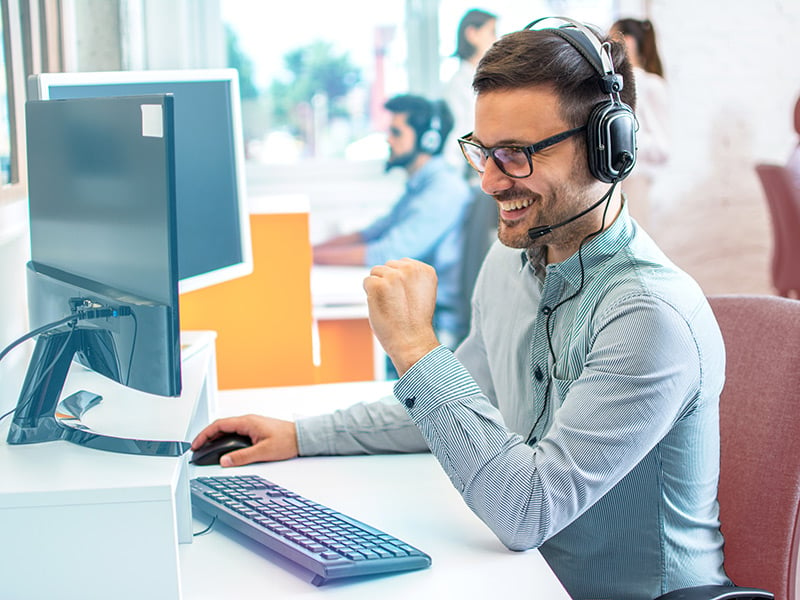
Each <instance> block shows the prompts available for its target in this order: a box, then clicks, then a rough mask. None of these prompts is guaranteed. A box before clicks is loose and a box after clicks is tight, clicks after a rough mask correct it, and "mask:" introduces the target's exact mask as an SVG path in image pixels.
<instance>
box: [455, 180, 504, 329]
mask: <svg viewBox="0 0 800 600" xmlns="http://www.w3.org/2000/svg"><path fill="white" fill-rule="evenodd" d="M496 239H497V202H495V200H494V198H492V197H491V196H489V195H487V194H486V193H484V192H483V191H482V190H481V189H480V187H477V186H476V187H475V188H474V189H473V193H472V201H471V202H470V205H469V207H468V208H467V215H466V218H465V219H464V245H463V247H462V250H461V264H460V275H459V279H460V284H461V289H462V290H463V294H462V298H461V303H460V305H459V307H458V310H459V311H460V313H461V314H462V315H463V316H464V322H465V323H466V324H467V329H469V319H470V313H471V312H472V311H471V300H472V290H473V289H474V287H475V279H476V278H477V277H478V271H480V268H481V265H482V264H483V259H484V258H486V253H487V252H488V251H489V247H490V246H491V245H492V242H493V241H494V240H496ZM464 334H466V331H465V332H464Z"/></svg>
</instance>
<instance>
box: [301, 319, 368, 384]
mask: <svg viewBox="0 0 800 600" xmlns="http://www.w3.org/2000/svg"><path fill="white" fill-rule="evenodd" d="M317 328H318V331H319V347H320V359H321V360H320V366H319V367H317V368H316V377H315V381H316V383H335V382H338V381H367V380H371V379H375V368H374V360H375V359H374V350H373V337H372V329H370V326H369V321H368V320H367V319H333V320H327V319H326V320H319V321H317Z"/></svg>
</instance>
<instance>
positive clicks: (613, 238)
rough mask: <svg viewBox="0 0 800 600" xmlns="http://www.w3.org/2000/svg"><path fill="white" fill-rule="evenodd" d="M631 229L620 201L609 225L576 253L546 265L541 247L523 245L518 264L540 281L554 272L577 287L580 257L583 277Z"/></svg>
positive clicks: (616, 249)
mask: <svg viewBox="0 0 800 600" xmlns="http://www.w3.org/2000/svg"><path fill="white" fill-rule="evenodd" d="M633 233H634V230H633V223H632V222H631V218H630V214H629V213H628V206H627V203H625V202H623V205H622V210H620V213H619V215H618V216H617V219H616V220H615V221H614V222H613V223H612V224H611V227H609V228H608V229H606V230H605V231H603V232H602V233H601V234H600V235H596V236H594V237H593V238H590V239H589V240H588V241H587V242H586V243H585V244H584V245H583V247H582V249H581V251H580V257H579V256H578V253H577V252H576V253H575V254H573V255H572V256H570V257H569V258H567V259H566V260H564V261H562V262H560V263H551V264H549V265H546V264H545V252H544V248H543V247H536V248H527V249H525V250H522V251H521V253H520V259H521V268H524V267H525V266H526V265H528V266H530V268H531V269H532V271H533V273H534V275H535V276H536V277H537V278H538V279H539V280H540V281H544V278H545V276H546V275H547V274H548V273H555V274H558V275H560V276H561V277H563V278H564V279H565V280H566V281H567V282H569V283H570V284H571V285H572V286H573V287H575V288H576V289H577V287H578V286H579V285H580V283H581V260H582V261H583V271H584V279H587V278H588V277H589V276H590V275H591V273H592V272H593V271H594V270H596V268H597V266H598V265H600V264H602V263H603V261H605V260H606V259H608V258H609V257H611V256H614V255H615V254H616V253H617V252H619V250H620V249H622V248H624V247H625V246H627V245H628V244H629V243H630V239H631V238H632V237H633Z"/></svg>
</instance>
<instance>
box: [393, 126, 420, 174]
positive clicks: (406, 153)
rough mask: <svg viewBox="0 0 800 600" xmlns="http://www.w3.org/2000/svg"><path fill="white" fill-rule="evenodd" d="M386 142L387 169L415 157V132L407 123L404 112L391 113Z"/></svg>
mask: <svg viewBox="0 0 800 600" xmlns="http://www.w3.org/2000/svg"><path fill="white" fill-rule="evenodd" d="M387 142H388V143H389V159H388V160H387V161H386V170H387V171H388V170H389V169H391V168H392V167H405V166H407V165H408V164H410V163H411V162H412V161H413V160H414V159H415V158H416V157H417V134H416V132H415V131H414V128H413V127H411V125H409V124H408V119H407V116H406V115H405V114H404V113H392V118H391V121H389V135H388V136H387Z"/></svg>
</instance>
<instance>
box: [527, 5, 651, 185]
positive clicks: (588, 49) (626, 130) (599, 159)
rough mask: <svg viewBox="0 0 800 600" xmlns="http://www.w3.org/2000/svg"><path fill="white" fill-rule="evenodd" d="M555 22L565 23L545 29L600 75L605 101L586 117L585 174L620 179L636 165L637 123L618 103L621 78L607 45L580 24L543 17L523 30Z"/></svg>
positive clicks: (623, 104)
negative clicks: (568, 46)
mask: <svg viewBox="0 0 800 600" xmlns="http://www.w3.org/2000/svg"><path fill="white" fill-rule="evenodd" d="M550 19H558V20H560V21H563V22H564V23H565V24H564V25H561V26H559V27H552V28H550V27H547V28H543V30H546V31H551V32H553V33H554V34H556V35H558V36H559V37H560V38H562V39H564V40H565V41H567V42H568V43H569V44H570V45H571V46H572V47H573V48H575V50H577V51H578V53H579V54H580V55H581V56H583V57H584V58H585V59H586V60H587V61H588V62H589V64H590V65H592V67H593V68H594V70H595V71H597V73H598V75H599V76H600V81H599V83H600V89H601V90H602V91H603V93H606V94H608V95H609V99H608V100H605V101H603V102H600V103H599V104H597V105H596V106H595V107H594V108H593V109H592V112H591V113H590V115H589V122H588V123H587V125H586V148H587V155H588V158H589V172H590V173H591V174H592V176H593V177H594V178H595V179H599V180H600V181H602V182H604V183H615V182H619V181H621V180H623V179H624V178H625V177H627V176H628V174H629V173H630V172H631V170H632V169H633V166H634V164H636V130H637V129H638V123H637V122H636V116H635V115H634V114H633V109H631V107H630V106H628V105H627V104H625V103H624V102H622V100H620V97H619V92H620V90H622V85H623V81H622V77H621V76H620V75H618V74H617V73H616V72H614V62H613V60H612V59H611V53H610V52H609V49H608V44H601V43H600V39H599V37H598V35H597V34H595V33H594V32H593V31H592V30H591V29H589V28H588V27H587V26H586V25H584V24H583V23H580V22H579V21H575V20H573V19H569V18H567V17H543V18H541V19H536V20H535V21H533V22H531V23H529V24H528V25H527V26H526V27H525V29H524V30H526V31H527V30H532V31H541V30H540V29H536V30H534V29H533V27H534V26H535V25H536V24H538V23H540V22H541V21H547V20H550Z"/></svg>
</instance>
